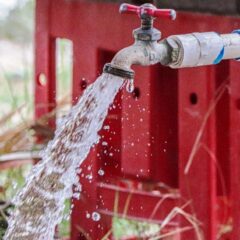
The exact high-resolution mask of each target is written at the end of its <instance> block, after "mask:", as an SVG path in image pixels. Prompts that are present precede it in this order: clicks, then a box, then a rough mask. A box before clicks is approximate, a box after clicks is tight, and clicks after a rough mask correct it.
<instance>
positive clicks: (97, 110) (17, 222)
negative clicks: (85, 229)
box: [4, 73, 124, 240]
mask: <svg viewBox="0 0 240 240" xmlns="http://www.w3.org/2000/svg"><path fill="white" fill-rule="evenodd" d="M123 82H124V80H123V79H122V78H119V77H115V76H112V75H109V74H106V73H104V74H103V75H101V76H100V77H99V78H98V79H97V80H96V81H95V82H94V83H93V84H92V85H90V86H89V87H88V88H87V89H86V90H85V92H84V94H83V96H82V97H81V98H80V101H79V102H78V103H77V104H76V105H75V106H74V107H73V108H72V110H71V111H70V113H69V114H68V115H67V116H66V117H64V118H63V119H62V120H61V121H60V123H59V126H58V127H57V130H56V132H55V137H54V139H53V140H52V141H51V142H49V144H48V146H47V147H46V149H45V150H44V151H43V152H42V155H41V157H42V161H41V162H39V163H38V164H37V165H36V166H34V167H33V169H32V171H31V174H30V176H29V177H28V179H27V182H26V185H25V187H24V188H23V189H22V190H21V191H20V193H19V194H17V197H16V198H15V199H14V204H15V206H16V209H15V211H14V213H13V215H12V216H11V218H10V220H9V227H8V230H7V232H6V234H5V236H4V240H23V239H24V240H47V239H48V240H50V239H53V238H54V232H55V227H56V225H57V224H58V223H60V222H61V220H62V217H63V210H64V201H65V199H67V198H70V197H71V196H72V194H73V193H72V186H73V185H74V184H75V185H76V186H78V182H79V179H78V176H77V172H78V170H77V169H78V168H79V166H80V164H81V163H82V162H83V160H84V159H85V158H86V157H87V155H88V153H89V151H90V148H91V147H92V146H93V145H94V144H95V143H97V142H98V140H99V136H98V131H99V130H100V129H101V128H102V125H103V121H104V119H105V117H106V115H107V111H108V107H109V105H110V104H111V103H112V102H113V100H114V97H115V95H116V94H117V92H118V90H119V89H120V87H121V86H122V85H123ZM94 216H95V215H94ZM97 217H98V216H97ZM83 221H84V220H83Z"/></svg>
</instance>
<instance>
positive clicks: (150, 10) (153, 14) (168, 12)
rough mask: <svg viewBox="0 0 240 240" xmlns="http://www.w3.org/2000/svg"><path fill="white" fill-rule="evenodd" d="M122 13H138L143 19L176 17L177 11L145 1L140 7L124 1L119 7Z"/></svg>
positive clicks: (172, 18) (173, 18)
mask: <svg viewBox="0 0 240 240" xmlns="http://www.w3.org/2000/svg"><path fill="white" fill-rule="evenodd" d="M119 12H120V13H128V14H137V15H138V16H139V17H140V18H141V19H149V18H150V19H151V18H168V19H171V20H175V19H176V16H177V14H176V11H175V10H173V9H157V8H156V7H155V6H154V5H152V4H149V3H145V4H143V5H141V6H140V7H138V6H135V5H131V4H127V3H123V4H121V6H120V9H119Z"/></svg>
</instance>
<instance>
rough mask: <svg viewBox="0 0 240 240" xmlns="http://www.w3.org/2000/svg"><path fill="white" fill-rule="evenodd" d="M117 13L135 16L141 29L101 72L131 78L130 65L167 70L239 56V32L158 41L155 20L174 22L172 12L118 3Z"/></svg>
mask: <svg viewBox="0 0 240 240" xmlns="http://www.w3.org/2000/svg"><path fill="white" fill-rule="evenodd" d="M119 11H120V13H129V14H137V15H138V16H139V17H140V19H141V27H140V28H138V29H135V30H134V31H133V36H134V38H135V42H134V44H133V45H131V46H129V47H126V48H124V49H122V50H120V51H119V52H118V53H117V54H116V55H115V57H114V58H113V59H112V61H111V63H107V64H105V66H104V69H103V71H104V72H105V73H110V74H112V75H115V76H120V77H123V78H125V79H133V78H134V71H133V70H132V69H131V66H132V65H135V64H137V65H142V66H149V65H153V64H156V63H161V64H162V65H165V66H169V67H171V68H183V67H196V66H204V65H211V64H218V63H219V62H221V60H222V59H236V60H238V59H239V57H240V30H235V31H233V32H232V33H230V34H222V35H220V34H218V33H216V32H205V33H190V34H183V35H173V36H170V37H168V38H166V39H163V40H162V41H160V42H158V41H159V40H160V39H161V32H160V31H159V30H157V29H156V28H154V27H153V22H154V19H155V18H157V17H162V18H168V19H171V20H175V19H176V11H175V10H173V9H157V8H156V7H155V6H154V5H152V4H149V3H146V4H143V5H141V6H140V7H138V6H134V5H130V4H126V3H124V4H122V5H121V6H120V10H119Z"/></svg>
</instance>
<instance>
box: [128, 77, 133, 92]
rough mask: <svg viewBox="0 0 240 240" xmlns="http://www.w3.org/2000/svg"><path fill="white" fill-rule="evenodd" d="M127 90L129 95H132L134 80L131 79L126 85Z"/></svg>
mask: <svg viewBox="0 0 240 240" xmlns="http://www.w3.org/2000/svg"><path fill="white" fill-rule="evenodd" d="M126 90H127V92H129V93H132V92H133V91H134V80H133V79H129V80H128V82H127V85H126Z"/></svg>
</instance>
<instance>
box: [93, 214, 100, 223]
mask: <svg viewBox="0 0 240 240" xmlns="http://www.w3.org/2000/svg"><path fill="white" fill-rule="evenodd" d="M100 219H101V215H100V214H99V213H98V212H93V213H92V220H93V221H95V222H98V221H99V220H100Z"/></svg>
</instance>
